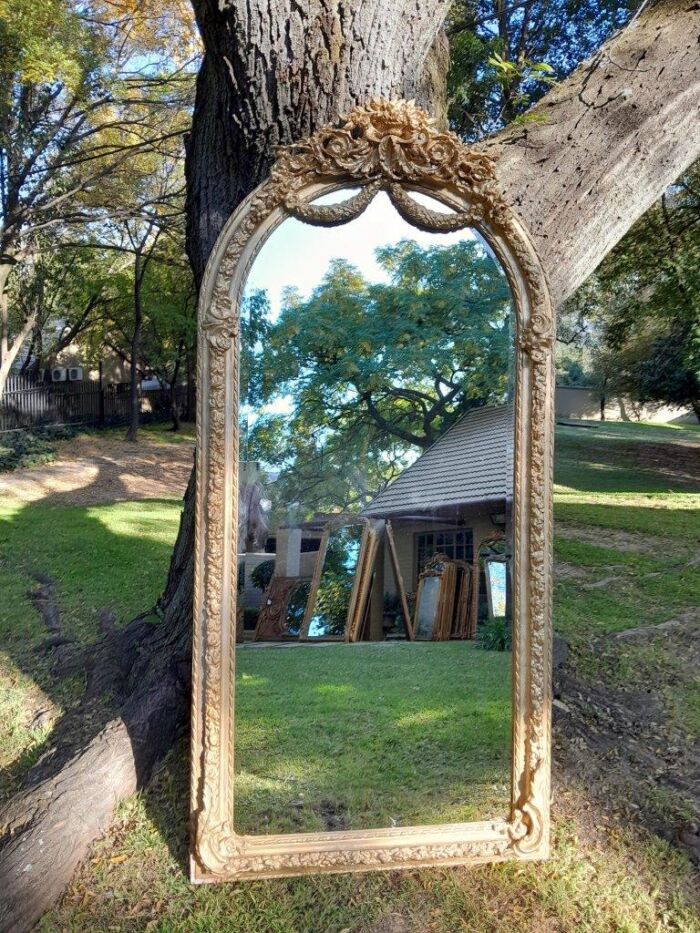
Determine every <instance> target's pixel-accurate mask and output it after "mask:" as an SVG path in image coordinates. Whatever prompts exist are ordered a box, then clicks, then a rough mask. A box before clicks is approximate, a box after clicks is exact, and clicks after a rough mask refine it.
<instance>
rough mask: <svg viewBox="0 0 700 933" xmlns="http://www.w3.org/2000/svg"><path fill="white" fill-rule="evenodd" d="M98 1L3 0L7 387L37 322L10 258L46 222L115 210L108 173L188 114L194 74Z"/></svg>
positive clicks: (1, 245)
mask: <svg viewBox="0 0 700 933" xmlns="http://www.w3.org/2000/svg"><path fill="white" fill-rule="evenodd" d="M108 6H113V5H112V4H109V5H108V4H106V3H105V4H104V7H105V10H106V8H107V7H108ZM151 9H152V7H151ZM95 12H96V11H94V10H93V9H92V7H91V4H90V3H84V4H81V3H77V2H71V0H45V2H42V3H41V4H37V3H34V2H32V0H4V2H3V3H2V5H0V397H2V392H3V387H4V383H5V380H6V378H7V375H8V373H9V371H10V367H11V366H12V364H13V362H14V360H15V359H16V357H17V355H18V353H19V352H20V349H21V347H22V346H23V344H24V343H25V341H26V340H27V338H28V336H29V335H30V333H31V331H32V329H33V327H34V325H35V323H36V319H35V317H34V316H33V313H31V312H30V316H29V317H28V318H24V319H18V318H17V315H13V316H12V317H11V312H10V308H9V297H10V295H9V292H8V285H9V280H10V276H11V274H12V272H13V270H15V269H17V267H18V266H19V265H21V264H22V263H23V262H24V261H25V260H27V259H28V258H29V257H31V256H33V255H34V254H35V253H36V251H37V249H38V238H40V237H41V236H42V235H44V234H46V233H47V232H48V231H51V234H52V236H54V237H56V236H58V235H60V234H65V233H66V232H67V231H70V232H71V233H72V232H74V231H75V229H76V227H78V228H79V227H81V226H82V225H83V224H85V223H86V222H94V221H95V220H96V219H97V218H99V217H106V216H108V215H111V216H114V213H115V205H114V202H113V200H112V194H113V189H111V188H110V186H109V184H108V179H109V178H110V177H111V176H113V175H114V174H115V172H117V171H118V170H119V169H120V168H122V167H124V166H125V165H126V164H127V162H131V161H132V160H133V159H134V157H135V156H137V155H138V154H140V153H144V152H147V151H151V150H153V148H154V147H155V146H157V145H159V144H161V143H163V142H164V141H167V140H168V139H171V138H176V137H180V138H181V137H182V134H183V132H184V130H185V129H186V127H187V125H188V123H189V115H188V113H187V111H186V110H182V109H180V111H179V115H180V119H179V121H174V120H173V112H176V113H177V107H178V106H180V108H182V103H183V101H185V100H186V96H187V94H188V93H189V92H190V91H191V87H192V81H191V77H190V75H189V74H187V72H183V71H181V70H180V66H173V64H172V63H171V69H173V68H174V70H175V72H176V73H175V74H173V73H170V74H168V75H164V74H162V73H158V72H157V70H156V69H155V66H154V65H149V66H148V67H144V66H143V65H141V66H140V67H139V61H140V59H139V58H138V56H139V54H140V53H141V52H142V45H139V44H138V37H139V35H140V32H139V29H137V28H134V29H132V28H131V23H130V21H129V20H128V18H126V19H125V18H121V17H119V16H117V18H116V19H108V18H102V19H101V18H100V17H99V15H95ZM97 12H99V11H97ZM112 12H113V13H114V12H115V11H114V9H113V10H112ZM124 15H125V16H126V11H124ZM142 58H143V57H142ZM11 323H13V324H14V326H13V327H12V328H11Z"/></svg>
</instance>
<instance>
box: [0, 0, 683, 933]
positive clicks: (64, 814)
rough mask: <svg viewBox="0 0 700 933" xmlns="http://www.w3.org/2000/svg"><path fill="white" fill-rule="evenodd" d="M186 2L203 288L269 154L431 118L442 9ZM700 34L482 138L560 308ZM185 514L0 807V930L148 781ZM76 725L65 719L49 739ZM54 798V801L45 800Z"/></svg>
mask: <svg viewBox="0 0 700 933" xmlns="http://www.w3.org/2000/svg"><path fill="white" fill-rule="evenodd" d="M194 6H195V10H196V12H197V18H198V22H199V26H200V29H201V32H202V35H203V38H204V43H205V48H206V50H207V52H206V58H205V61H204V64H203V67H202V70H201V72H200V76H199V82H198V89H197V102H196V107H195V115H194V124H193V129H192V135H191V139H190V143H189V150H188V164H187V175H188V192H189V196H188V225H189V228H188V233H189V252H190V257H191V260H192V264H193V266H194V269H195V272H196V275H197V278H198V280H199V279H201V276H202V274H203V271H204V267H205V265H206V259H207V257H208V255H209V252H210V250H211V248H212V246H213V244H214V241H215V240H216V237H217V235H218V233H219V231H220V230H221V227H222V226H223V224H224V222H225V221H226V219H227V217H228V216H229V214H230V213H231V211H232V210H233V208H235V206H236V205H237V204H238V203H239V202H240V200H241V199H242V198H243V197H244V196H245V195H246V194H247V193H248V192H249V191H250V190H251V189H252V188H253V187H255V185H257V184H258V183H259V182H260V181H261V180H262V179H263V178H264V176H265V174H266V172H267V170H268V168H269V165H270V161H271V158H272V146H273V145H275V144H278V143H285V142H289V141H291V140H293V139H294V138H296V137H298V136H300V135H304V134H307V133H309V132H312V131H313V130H315V129H316V128H317V127H318V126H320V125H321V124H323V123H325V122H327V121H329V120H332V119H335V118H336V117H337V116H338V115H339V114H342V113H343V112H345V111H347V110H349V109H350V108H351V107H352V106H353V105H355V104H357V103H363V102H366V101H367V100H368V99H370V98H371V97H374V96H377V95H379V94H383V95H388V96H399V95H400V96H405V97H416V98H417V99H418V100H419V102H420V103H422V104H423V105H424V106H426V107H427V108H428V109H430V110H432V111H433V112H437V113H438V114H442V113H443V105H444V79H445V70H446V49H445V44H444V40H443V39H442V38H441V37H440V28H441V24H442V21H443V18H444V16H445V13H446V10H447V6H448V2H447V0H432V2H430V0H424V2H423V3H420V4H419V3H416V2H415V0H410V2H409V0H366V2H363V3H361V4H360V3H344V2H342V3H336V2H333V3H330V2H329V0H322V2H316V3H314V4H311V3H310V2H309V0H304V2H301V3H297V2H294V3H292V2H291V0H287V2H285V0H249V2H248V3H246V4H242V3H240V4H239V3H237V4H233V3H227V4H224V3H217V0H194ZM699 28H700V7H699V6H698V4H695V3H691V2H690V0H688V2H686V3H683V2H679V0H670V2H666V3H662V4H659V5H658V6H656V7H652V8H651V9H650V10H648V11H647V12H645V13H643V14H642V15H641V16H640V17H639V18H638V20H636V22H635V24H634V26H633V28H631V29H630V30H628V31H627V32H625V33H623V34H621V35H619V36H617V37H615V38H614V39H613V40H612V41H611V42H610V43H609V44H608V45H607V46H606V47H605V49H604V51H602V52H601V53H599V54H598V55H597V56H596V57H595V58H594V59H593V60H591V61H590V62H588V63H587V64H586V65H585V66H583V67H582V68H580V69H579V70H578V71H577V72H576V73H575V74H574V75H573V76H572V78H571V79H570V80H569V81H567V82H565V83H564V84H562V85H561V87H560V88H558V89H556V90H555V91H554V92H553V94H552V95H550V96H549V97H548V98H546V99H545V101H544V102H543V103H541V104H540V105H539V107H538V112H539V113H542V114H544V115H545V117H546V119H545V121H544V122H541V123H530V124H526V125H523V126H516V127H513V128H511V129H509V130H507V131H505V132H504V133H502V134H500V136H499V137H497V138H496V139H495V140H493V141H492V142H490V143H489V144H488V146H489V149H490V150H491V151H492V153H493V154H494V155H497V157H498V160H499V173H500V178H501V183H502V185H503V187H504V188H505V189H506V191H507V193H508V196H509V197H510V198H511V199H512V200H513V202H514V203H515V204H516V205H517V206H518V208H519V210H520V212H521V214H522V216H523V218H524V219H525V222H526V223H527V224H528V226H529V228H530V230H531V231H532V233H533V235H534V237H535V240H536V242H537V245H538V248H539V250H540V253H541V256H542V259H543V262H544V265H545V269H546V271H547V272H548V274H549V277H550V281H551V283H552V288H553V291H554V297H555V300H556V301H557V302H561V301H562V300H564V299H565V298H566V297H567V296H568V295H569V294H571V292H572V291H573V290H574V289H575V288H576V286H577V285H578V284H580V282H581V281H582V280H583V279H584V278H585V277H586V275H587V274H589V273H590V272H591V271H592V270H593V269H594V268H595V266H596V265H597V264H598V263H599V262H600V261H601V259H602V258H603V257H604V256H605V254H606V252H607V251H608V250H609V249H610V248H611V247H612V246H613V245H614V243H615V242H616V241H617V240H618V239H619V238H620V237H621V236H622V235H623V234H624V233H625V231H626V230H627V229H628V228H629V227H630V226H631V225H632V223H634V221H635V220H636V219H637V218H638V217H639V215H640V214H641V213H642V212H643V211H644V210H645V209H646V208H647V207H648V206H649V204H651V202H652V201H653V200H654V199H655V198H657V197H658V196H659V195H660V194H661V192H662V191H663V189H664V188H665V187H666V186H667V185H668V184H670V183H671V182H673V180H674V179H675V178H676V177H677V176H678V175H679V174H680V173H681V171H683V169H684V168H685V167H686V166H687V165H688V164H689V163H690V161H692V159H693V158H696V157H697V156H698V155H700V139H699V138H698V127H697V125H696V122H695V121H696V116H697V111H698V104H700V87H699V82H698V68H699V66H698V60H697V45H696V40H697V35H698V30H699ZM193 511H194V504H193V498H192V496H191V494H190V495H188V497H186V501H185V512H184V515H183V520H182V525H181V530H180V535H179V537H178V542H177V544H176V548H175V554H174V557H173V564H172V566H171V570H170V574H169V578H168V584H167V588H166V592H165V594H164V597H163V599H162V603H161V605H162V609H163V619H162V622H161V625H160V626H158V627H156V628H152V627H149V626H146V627H144V623H143V622H136V623H133V624H132V626H131V627H130V628H129V629H127V630H126V632H125V634H124V635H123V636H121V638H123V639H124V643H123V649H122V648H121V647H120V646H119V639H116V636H113V638H112V639H111V640H112V641H114V642H115V644H116V645H117V654H116V657H117V659H118V660H119V659H120V654H119V651H121V650H123V658H121V661H120V664H119V665H118V667H119V671H120V672H125V673H120V674H119V677H118V678H117V679H118V684H119V689H118V690H117V691H115V692H116V695H117V703H116V711H115V712H114V714H113V718H111V719H110V720H109V721H105V722H104V723H103V724H102V727H101V729H100V731H99V732H97V734H95V733H93V734H92V735H91V736H89V737H88V738H87V739H84V740H82V742H81V743H80V745H79V747H78V748H75V746H72V750H69V751H68V752H67V753H61V755H60V759H59V756H58V755H57V756H56V759H55V762H54V764H53V765H52V763H51V761H49V763H48V765H40V766H39V767H38V769H35V770H33V771H32V772H30V775H29V779H28V789H27V790H26V791H25V792H24V794H23V795H22V796H20V797H19V798H16V799H15V800H14V801H11V802H10V803H9V804H8V805H7V807H6V808H5V809H4V811H0V834H1V835H2V838H0V889H1V890H3V897H2V904H1V906H0V928H1V929H4V930H10V929H12V930H13V931H21V930H24V929H27V928H28V927H29V926H30V925H31V923H32V922H34V921H35V920H36V919H37V918H38V917H39V916H40V914H41V913H42V911H43V910H44V909H45V908H46V907H48V906H49V904H50V903H51V902H52V900H53V899H54V898H55V897H56V896H57V894H58V893H60V891H61V889H62V887H63V886H64V885H65V884H66V883H67V881H68V880H69V878H70V875H71V874H72V872H73V870H74V868H75V866H76V864H77V862H78V861H79V860H80V859H81V858H82V857H83V855H84V854H85V852H86V850H87V846H88V844H89V843H90V841H91V840H92V839H93V838H94V837H95V836H96V835H98V834H99V833H100V832H101V831H102V829H103V828H104V827H105V826H106V825H107V824H108V822H109V819H110V815H111V812H112V808H113V805H114V803H115V802H116V801H117V800H118V799H119V798H120V797H123V796H124V795H126V794H129V793H131V792H132V791H133V789H134V787H135V786H136V785H137V784H138V783H140V782H142V781H143V780H145V779H147V777H148V775H149V774H150V773H151V770H152V768H153V766H154V764H155V763H156V762H157V761H158V760H159V759H160V757H161V756H162V754H163V752H164V750H165V748H167V747H168V746H169V744H170V742H171V741H172V738H173V737H174V736H175V735H176V734H177V733H178V731H179V730H181V729H182V728H183V727H184V726H185V725H186V719H187V716H186V711H187V708H188V691H189V684H188V680H189V678H188V671H189V650H190V636H189V632H190V621H191V599H192V540H193V522H194V516H193ZM132 644H138V652H137V653H136V654H135V653H134V650H133V649H132V648H131V645H132ZM132 658H134V659H135V660H134V665H133V666H132V665H131V659H132ZM90 702H93V700H92V699H91V697H90V696H89V695H88V698H87V700H86V704H88V705H89V703H90ZM82 716H84V711H83V712H81V711H80V710H79V711H77V712H76V713H73V714H69V715H68V716H67V717H66V722H65V723H64V726H63V728H62V729H61V730H59V731H60V732H61V735H68V734H70V731H71V728H73V729H75V727H76V723H78V724H79V723H80V722H81V717H82ZM57 788H61V789H62V793H59V794H57V795H54V796H52V794H53V793H54V792H55V790H56V789H57ZM69 788H70V797H66V796H63V794H64V793H66V792H68V789H69ZM86 801H87V803H86ZM182 805H183V807H184V806H186V805H187V804H186V801H184V800H183V802H182ZM87 808H89V810H90V814H89V816H90V819H89V820H88V819H86V817H85V811H86V809H87ZM73 817H77V820H74V819H73ZM76 822H77V823H79V824H81V828H78V826H77V825H76ZM27 866H30V867H29V868H28V867H27Z"/></svg>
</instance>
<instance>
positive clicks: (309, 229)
mask: <svg viewBox="0 0 700 933" xmlns="http://www.w3.org/2000/svg"><path fill="white" fill-rule="evenodd" d="M343 195H344V192H340V191H338V192H334V193H333V194H331V195H326V196H324V197H323V198H318V199H317V200H316V202H315V203H317V204H324V203H333V202H335V201H342V200H343ZM413 197H415V198H416V200H418V201H420V202H421V203H423V204H425V205H427V206H428V207H431V208H432V209H433V210H435V211H437V212H439V213H445V212H448V208H446V207H445V206H444V205H442V204H439V203H438V202H437V201H435V200H434V199H432V198H429V197H426V196H424V195H421V194H418V193H414V194H413ZM478 238H479V237H478V234H477V233H475V231H473V230H470V229H465V230H457V231H456V232H454V233H427V232H425V231H423V230H418V228H417V227H413V226H412V225H411V224H409V223H407V222H406V221H405V220H403V218H402V217H400V216H399V214H398V213H397V211H396V209H395V208H394V206H393V205H392V203H391V201H390V200H389V197H388V195H386V194H385V193H384V192H383V191H380V192H379V193H378V194H377V195H376V197H375V198H374V200H373V201H372V203H371V204H370V205H369V207H368V208H367V209H366V210H365V211H364V213H362V214H361V215H360V216H359V217H358V218H357V219H356V220H353V221H351V222H350V223H347V224H343V225H342V226H340V227H330V228H326V227H314V226H312V225H310V224H305V223H302V222H301V221H299V220H294V219H293V218H288V219H287V220H285V221H283V223H282V224H280V226H279V227H278V228H277V229H276V230H275V231H274V232H273V233H272V234H271V236H270V237H268V239H267V240H266V241H265V243H264V244H263V246H262V248H261V250H260V252H259V253H258V255H257V256H256V258H255V262H254V263H253V266H252V268H251V270H250V272H249V274H248V278H247V280H246V285H245V292H244V294H249V293H250V292H253V291H257V290H258V289H264V290H265V291H266V292H267V294H268V297H269V299H270V307H271V311H272V314H271V317H272V319H273V320H274V319H275V318H276V317H277V316H278V314H279V313H280V310H281V305H282V294H283V292H284V290H285V289H287V288H294V289H296V290H297V291H298V292H299V294H300V295H301V297H302V298H307V297H308V296H309V295H310V294H311V292H312V291H313V289H314V288H316V286H317V285H319V284H320V282H321V279H322V278H323V276H324V275H325V273H326V270H327V269H328V264H329V263H330V261H331V260H332V259H338V258H342V259H345V260H347V262H349V263H351V264H352V265H354V266H356V267H357V268H358V269H359V270H360V272H361V273H362V275H363V276H364V277H365V278H366V279H367V280H368V281H370V282H388V280H389V279H388V276H387V274H386V271H385V270H384V269H382V267H381V266H380V265H379V263H378V262H377V259H376V257H375V255H374V254H375V250H377V249H378V248H379V247H381V246H389V245H393V244H395V243H398V242H399V240H413V241H414V242H416V243H418V244H419V245H420V246H422V247H424V248H425V247H428V246H452V245H453V244H455V243H459V242H460V241H462V240H472V239H478ZM482 242H483V241H482ZM484 246H485V248H486V249H488V247H486V244H484ZM489 252H490V250H489ZM494 261H495V260H494ZM499 268H500V267H499ZM291 411H292V401H291V398H290V397H289V396H279V397H278V398H277V399H275V400H274V401H273V402H271V403H270V404H268V405H266V406H265V408H264V409H263V412H265V413H269V414H283V415H284V414H287V415H288V414H291ZM244 413H246V412H245V411H244ZM247 414H248V416H249V421H250V423H251V424H252V423H253V422H254V421H255V418H256V414H258V413H255V412H253V411H250V412H247Z"/></svg>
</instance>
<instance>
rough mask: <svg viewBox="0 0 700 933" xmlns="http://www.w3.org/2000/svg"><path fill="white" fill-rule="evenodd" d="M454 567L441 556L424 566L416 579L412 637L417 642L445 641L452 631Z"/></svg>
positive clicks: (452, 563) (455, 573)
mask: <svg viewBox="0 0 700 933" xmlns="http://www.w3.org/2000/svg"><path fill="white" fill-rule="evenodd" d="M456 577H457V566H456V564H455V563H454V561H450V560H448V559H447V558H446V557H445V556H444V555H443V554H436V555H435V556H434V557H432V558H431V559H430V560H429V561H428V563H427V564H426V567H425V569H424V570H423V572H422V573H421V575H420V577H419V580H418V595H417V596H416V615H415V621H414V623H413V632H414V637H415V638H416V639H417V640H418V641H446V640H447V639H448V638H449V637H450V634H451V630H452V617H453V615H454V607H455V584H456Z"/></svg>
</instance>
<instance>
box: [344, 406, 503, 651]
mask: <svg viewBox="0 0 700 933" xmlns="http://www.w3.org/2000/svg"><path fill="white" fill-rule="evenodd" d="M512 499H513V409H512V407H511V406H509V405H503V406H499V407H496V408H479V409H475V410H474V411H471V412H468V413H467V414H466V415H465V416H464V417H463V418H461V419H460V420H459V421H458V422H457V423H456V424H455V425H453V426H452V428H450V430H449V431H447V432H446V433H445V434H443V435H442V437H441V438H440V439H439V440H438V441H436V442H435V443H434V444H433V446H432V447H430V448H429V449H428V450H426V451H425V453H424V454H423V455H422V456H421V457H419V458H418V459H417V460H416V461H415V463H413V464H411V466H410V467H408V468H407V469H406V470H404V472H403V473H402V474H401V475H400V476H399V477H398V478H397V479H396V480H394V482H393V483H391V485H389V486H388V487H387V488H386V489H385V490H384V491H383V492H381V493H379V495H377V496H376V497H375V498H374V500H373V501H372V502H371V503H370V505H369V506H367V508H366V509H365V510H364V512H363V513H362V514H363V515H364V516H366V517H368V518H375V519H389V520H390V521H391V525H392V528H393V531H394V538H395V540H396V551H397V557H398V564H399V568H400V571H401V575H402V577H403V581H404V585H405V587H406V589H407V590H409V591H414V590H416V588H417V586H418V576H419V574H420V572H421V570H422V568H423V567H424V566H425V562H426V561H427V560H428V558H430V557H431V556H432V555H433V554H436V553H442V554H445V555H446V556H447V557H449V558H452V559H454V560H464V561H467V562H470V563H471V561H472V559H473V555H474V548H475V547H478V545H479V543H480V542H482V541H483V540H484V539H486V538H489V537H491V536H492V535H493V534H494V532H495V531H496V530H497V529H501V530H503V531H505V532H506V536H508V531H509V527H507V526H509V525H510V511H511V505H512ZM380 572H381V568H380ZM383 574H384V581H385V582H384V584H383V586H382V589H383V590H384V591H386V592H388V593H391V592H394V590H395V582H394V578H393V574H392V571H391V569H390V563H389V555H388V554H387V553H385V555H384V568H383ZM377 589H379V587H377ZM372 617H373V618H372V629H373V631H375V632H376V629H377V626H379V625H380V624H381V622H380V619H379V612H378V611H377V610H376V609H375V610H374V611H373V613H372ZM377 635H378V632H377Z"/></svg>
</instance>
